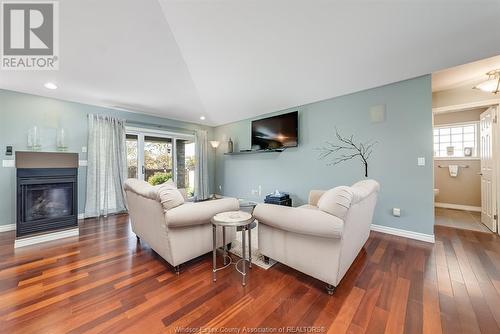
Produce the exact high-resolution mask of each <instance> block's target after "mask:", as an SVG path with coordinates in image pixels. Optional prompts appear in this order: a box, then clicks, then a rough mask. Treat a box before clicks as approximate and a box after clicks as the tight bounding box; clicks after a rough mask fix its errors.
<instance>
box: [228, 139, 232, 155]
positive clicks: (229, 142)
mask: <svg viewBox="0 0 500 334" xmlns="http://www.w3.org/2000/svg"><path fill="white" fill-rule="evenodd" d="M227 153H233V141H232V140H231V137H229V141H228V142H227Z"/></svg>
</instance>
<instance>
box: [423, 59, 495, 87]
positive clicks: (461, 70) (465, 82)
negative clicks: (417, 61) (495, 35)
mask: <svg viewBox="0 0 500 334" xmlns="http://www.w3.org/2000/svg"><path fill="white" fill-rule="evenodd" d="M497 69H500V56H496V57H491V58H487V59H482V60H479V61H475V62H472V63H468V64H465V65H459V66H455V67H451V68H448V69H445V70H442V71H438V72H436V73H434V74H433V75H432V91H434V92H439V91H443V90H448V89H454V88H459V87H464V86H468V87H469V88H471V87H473V86H475V85H476V84H478V83H480V82H481V81H484V80H486V79H488V76H487V75H486V73H487V72H489V71H492V70H497Z"/></svg>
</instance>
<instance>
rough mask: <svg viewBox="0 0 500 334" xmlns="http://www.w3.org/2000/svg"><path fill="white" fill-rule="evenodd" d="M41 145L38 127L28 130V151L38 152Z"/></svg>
mask: <svg viewBox="0 0 500 334" xmlns="http://www.w3.org/2000/svg"><path fill="white" fill-rule="evenodd" d="M41 148H42V145H40V130H39V129H38V126H36V125H35V126H33V127H32V128H31V129H29V130H28V149H29V150H31V151H40V150H41Z"/></svg>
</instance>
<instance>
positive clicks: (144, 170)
mask: <svg viewBox="0 0 500 334" xmlns="http://www.w3.org/2000/svg"><path fill="white" fill-rule="evenodd" d="M142 174H143V175H144V174H146V169H145V168H144V165H143V166H142Z"/></svg>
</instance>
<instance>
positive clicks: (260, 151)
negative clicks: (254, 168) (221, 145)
mask: <svg viewBox="0 0 500 334" xmlns="http://www.w3.org/2000/svg"><path fill="white" fill-rule="evenodd" d="M285 149H286V148H278V149H274V150H253V151H238V152H231V153H224V155H244V154H257V153H281V152H283V151H284V150H285Z"/></svg>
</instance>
